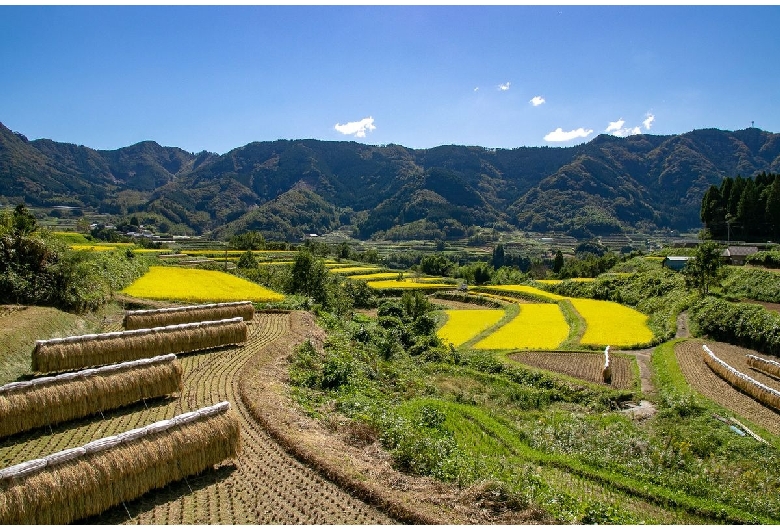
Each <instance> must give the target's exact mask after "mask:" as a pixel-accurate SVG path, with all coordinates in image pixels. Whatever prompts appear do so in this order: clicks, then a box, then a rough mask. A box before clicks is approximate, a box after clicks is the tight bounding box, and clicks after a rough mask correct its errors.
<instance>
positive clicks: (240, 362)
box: [0, 313, 396, 525]
mask: <svg viewBox="0 0 780 530" xmlns="http://www.w3.org/2000/svg"><path fill="white" fill-rule="evenodd" d="M112 327H115V328H116V329H119V326H118V324H116V323H114V325H113V326H112ZM289 327H290V315H289V314H265V313H258V314H256V315H255V319H254V322H253V323H252V324H251V325H250V330H249V331H250V338H249V341H248V342H247V344H246V345H245V346H244V347H238V348H235V347H229V348H222V349H219V350H211V351H208V352H202V353H197V354H190V355H184V356H180V357H179V359H180V361H181V364H182V367H183V380H184V381H183V382H184V388H183V391H182V392H181V394H180V396H179V397H178V398H169V399H159V400H154V401H149V402H147V403H146V404H139V405H137V406H132V407H126V408H124V409H121V410H119V411H114V412H112V413H104V417H103V418H101V417H100V416H98V417H92V418H87V419H83V420H79V421H74V422H68V423H66V424H63V425H60V426H55V427H54V428H53V429H51V430H49V429H48V428H47V429H38V430H36V431H31V432H29V433H26V434H24V435H20V436H16V437H13V438H11V439H6V440H3V441H2V442H0V464H1V465H0V467H5V466H8V465H13V464H17V463H20V462H23V461H25V460H29V459H33V458H38V457H41V456H45V455H47V454H51V453H53V452H56V451H59V450H61V449H65V448H68V447H76V446H79V445H83V444H85V443H87V442H89V441H92V440H95V439H97V438H100V437H102V436H108V435H111V434H117V433H119V432H124V431H126V430H129V429H133V428H135V427H140V426H144V425H148V424H150V423H153V422H154V421H158V420H160V419H165V418H171V417H173V416H175V415H177V414H181V413H182V412H187V411H191V410H196V409H198V408H201V407H204V406H208V405H212V404H214V403H217V402H219V401H229V402H230V404H231V407H232V408H233V410H234V411H235V412H236V413H237V415H238V416H239V418H240V422H241V431H242V432H241V435H242V440H241V442H242V447H241V452H240V454H239V456H238V457H237V458H236V459H234V460H233V461H232V462H228V463H226V464H225V465H221V466H220V467H218V468H217V469H216V470H214V471H209V472H206V473H203V474H201V475H198V476H196V477H190V478H188V479H187V480H185V481H181V482H178V483H174V484H171V485H169V486H167V487H165V488H161V489H159V490H155V491H152V492H149V493H147V494H146V495H144V496H142V497H141V498H139V499H136V500H135V501H132V502H128V503H126V504H125V505H123V506H118V507H115V508H112V509H110V510H108V511H107V512H104V513H103V514H101V515H100V516H97V517H93V518H90V519H89V520H86V521H82V522H83V523H97V524H117V523H130V524H145V525H150V524H154V525H159V524H392V523H395V522H396V521H394V520H393V519H391V518H389V517H388V516H386V515H385V514H383V513H382V512H380V511H378V510H377V509H375V508H373V507H371V506H370V505H368V504H366V503H364V502H362V501H361V500H359V499H357V498H355V497H353V496H351V495H350V494H348V493H347V492H345V491H344V490H342V489H340V488H339V487H337V486H336V485H334V484H333V483H332V482H329V481H328V480H326V479H324V478H323V477H322V476H321V475H320V474H318V473H317V472H315V471H314V470H312V469H310V468H309V467H307V466H305V465H303V464H301V463H300V462H299V461H298V460H296V459H295V458H293V457H292V456H290V455H289V454H288V453H287V452H286V451H285V450H284V449H283V448H282V447H281V446H280V445H279V444H278V443H276V442H275V441H274V440H273V439H272V438H271V437H270V436H269V435H268V434H267V433H266V431H265V430H264V429H263V428H262V427H261V426H260V425H259V424H258V423H257V422H256V421H255V420H254V419H253V417H252V415H251V414H250V413H249V411H248V410H247V409H246V407H245V406H244V404H243V403H242V401H241V399H240V398H239V395H238V387H239V379H240V377H239V376H240V372H241V369H242V367H243V366H244V365H245V364H246V363H247V362H248V361H249V360H250V359H253V358H256V357H257V356H258V354H260V353H262V351H263V349H264V348H267V347H269V346H272V345H273V344H274V343H275V341H280V340H281V341H284V340H285V337H286V336H287V334H288V332H289ZM107 331H110V330H107Z"/></svg>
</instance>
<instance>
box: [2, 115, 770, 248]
mask: <svg viewBox="0 0 780 530" xmlns="http://www.w3.org/2000/svg"><path fill="white" fill-rule="evenodd" d="M762 171H766V172H775V173H777V172H780V135H779V134H776V133H771V132H767V131H762V130H759V129H754V128H750V129H743V130H740V131H722V130H719V129H700V130H696V131H691V132H688V133H684V134H680V135H647V134H643V135H635V136H629V137H624V138H623V137H615V136H610V135H606V134H602V135H599V136H597V137H595V138H594V139H593V140H591V141H590V142H587V143H583V144H579V145H577V146H573V147H517V148H514V149H489V148H483V147H478V146H457V145H442V146H438V147H434V148H429V149H412V148H407V147H404V146H401V145H397V144H388V145H383V146H373V145H367V144H361V143H357V142H352V141H346V142H340V141H322V140H312V139H304V140H275V141H258V142H251V143H249V144H246V145H244V146H241V147H237V148H235V149H232V150H231V151H229V152H227V153H225V154H223V155H218V154H216V153H209V152H201V153H198V154H195V153H190V152H187V151H185V150H183V149H180V148H178V147H163V146H160V145H159V144H157V143H156V142H154V141H144V142H139V143H136V144H133V145H131V146H127V147H123V148H119V149H115V150H95V149H91V148H89V147H86V146H78V145H75V144H67V143H61V142H55V141H53V140H47V139H39V140H32V141H29V140H27V138H25V137H24V135H22V134H20V133H14V132H13V131H11V130H10V129H8V128H7V127H5V126H4V125H2V124H0V197H2V198H3V199H4V200H5V201H7V202H14V201H16V202H20V201H24V202H26V203H27V204H30V205H32V206H43V207H50V206H56V205H67V206H82V207H84V206H89V207H93V208H96V209H97V210H98V211H100V212H103V213H108V214H114V215H129V214H143V213H148V214H150V215H154V216H155V217H157V218H159V219H164V220H166V221H167V222H168V223H173V224H175V225H176V226H179V227H184V228H186V229H187V230H188V231H191V233H193V234H203V233H213V235H215V236H217V237H229V236H230V235H232V234H234V233H236V232H240V231H242V230H259V231H261V232H263V233H264V234H265V235H266V237H272V238H275V239H279V238H283V239H289V240H293V239H298V238H300V237H301V236H302V235H304V234H308V233H323V232H327V231H330V230H334V229H336V228H338V227H340V226H342V225H351V226H352V227H353V230H354V233H355V235H356V236H358V237H360V238H363V239H368V238H371V237H375V238H376V237H382V238H385V237H387V238H396V237H431V238H433V237H438V238H441V239H452V238H459V237H463V236H464V235H466V234H467V233H468V232H469V228H470V227H472V226H477V225H478V226H492V227H495V228H497V229H499V230H501V229H521V230H530V231H552V230H554V231H556V232H561V233H568V234H571V235H575V236H589V235H590V236H592V235H601V234H608V233H618V232H621V231H625V230H631V231H636V230H639V231H648V230H655V229H677V230H688V229H696V228H700V227H701V222H700V219H699V213H700V206H701V198H702V196H703V195H704V193H705V191H706V190H707V189H708V188H709V186H710V185H719V184H720V181H721V180H722V179H723V178H725V177H727V176H731V177H733V176H736V175H743V176H752V175H753V174H756V173H759V172H762Z"/></svg>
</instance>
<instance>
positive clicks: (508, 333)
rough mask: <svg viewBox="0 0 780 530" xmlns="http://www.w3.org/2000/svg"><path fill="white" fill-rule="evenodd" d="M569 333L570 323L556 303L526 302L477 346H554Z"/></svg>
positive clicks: (546, 348) (502, 347)
mask: <svg viewBox="0 0 780 530" xmlns="http://www.w3.org/2000/svg"><path fill="white" fill-rule="evenodd" d="M568 335H569V325H568V324H567V323H566V319H565V318H564V317H563V313H561V310H560V308H559V307H558V305H557V304H523V305H521V306H520V313H519V314H518V315H517V316H516V317H515V318H513V319H512V320H511V321H510V322H508V323H507V324H505V325H503V326H501V327H500V328H499V329H498V330H496V331H495V332H494V333H492V334H491V335H489V336H488V337H486V338H484V339H482V340H481V341H479V342H478V343H476V344H475V345H474V348H476V349H482V350H504V349H515V348H517V349H529V350H550V349H555V348H556V347H557V346H558V345H559V344H560V343H561V342H563V341H564V340H565V339H566V337H567V336H568Z"/></svg>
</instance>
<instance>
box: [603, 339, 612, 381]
mask: <svg viewBox="0 0 780 530" xmlns="http://www.w3.org/2000/svg"><path fill="white" fill-rule="evenodd" d="M601 380H602V381H604V382H605V383H607V384H610V383H612V363H611V362H610V359H609V346H607V347H606V348H605V349H604V368H603V369H602V370H601Z"/></svg>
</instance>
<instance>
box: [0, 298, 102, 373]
mask: <svg viewBox="0 0 780 530" xmlns="http://www.w3.org/2000/svg"><path fill="white" fill-rule="evenodd" d="M10 307H12V306H0V385H3V384H6V383H10V382H12V381H17V380H19V379H27V378H29V375H30V374H31V371H30V361H31V354H32V351H33V349H34V348H35V341H36V340H44V339H51V338H55V337H67V336H69V335H80V334H85V333H94V332H96V331H98V324H97V322H96V320H95V319H92V320H88V319H86V318H84V317H79V316H76V315H72V314H70V313H65V312H63V311H59V310H57V309H53V308H49V307H34V306H21V307H22V309H21V310H19V311H10V312H6V311H5V309H6V308H10Z"/></svg>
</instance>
